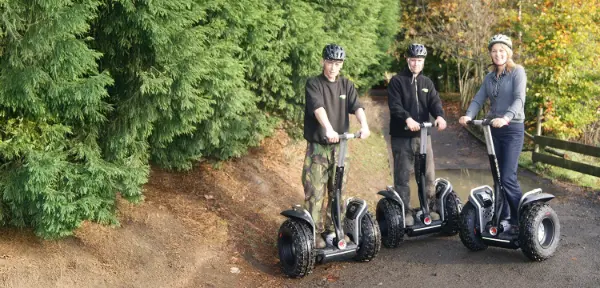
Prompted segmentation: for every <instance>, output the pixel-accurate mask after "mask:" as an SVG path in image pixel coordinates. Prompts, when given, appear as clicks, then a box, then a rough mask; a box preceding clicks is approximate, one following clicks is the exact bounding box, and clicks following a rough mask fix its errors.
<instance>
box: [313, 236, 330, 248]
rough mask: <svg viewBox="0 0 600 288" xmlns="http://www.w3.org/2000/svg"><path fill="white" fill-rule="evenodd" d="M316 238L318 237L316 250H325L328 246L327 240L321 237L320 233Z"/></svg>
mask: <svg viewBox="0 0 600 288" xmlns="http://www.w3.org/2000/svg"><path fill="white" fill-rule="evenodd" d="M315 236H316V237H317V239H315V248H317V249H323V248H325V246H327V245H326V244H325V239H323V236H321V233H318V234H317V235H315Z"/></svg>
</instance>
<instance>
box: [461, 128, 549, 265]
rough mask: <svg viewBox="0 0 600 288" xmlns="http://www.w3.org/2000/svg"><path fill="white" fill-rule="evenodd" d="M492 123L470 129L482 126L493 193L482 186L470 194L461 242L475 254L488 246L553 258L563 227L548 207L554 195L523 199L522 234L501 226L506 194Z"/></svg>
mask: <svg viewBox="0 0 600 288" xmlns="http://www.w3.org/2000/svg"><path fill="white" fill-rule="evenodd" d="M490 122H491V121H490V120H489V119H484V120H472V121H469V122H467V123H468V124H469V125H477V126H482V128H483V134H484V135H485V143H486V146H487V151H488V155H489V160H490V167H491V170H492V176H493V178H494V189H492V188H491V187H490V186H487V185H485V186H480V187H477V188H475V189H472V190H471V194H470V196H469V201H468V202H467V203H466V204H465V207H464V208H463V210H462V213H461V221H460V223H459V226H460V229H459V230H460V239H461V241H462V243H463V244H464V245H465V246H466V247H467V248H469V249H470V250H473V251H480V250H485V249H486V248H487V247H488V245H489V246H496V247H502V248H509V249H518V248H521V250H522V251H523V254H525V256H527V257H528V258H529V259H531V260H534V261H543V260H546V259H548V258H549V257H551V256H552V255H553V254H554V252H555V251H556V248H557V247H558V243H559V241H560V223H559V221H558V216H557V215H556V212H554V210H553V209H552V208H551V207H550V206H549V205H548V204H547V203H546V202H548V201H550V200H552V199H553V198H554V195H552V194H548V193H542V189H540V188H536V189H533V190H531V191H529V192H527V193H525V194H523V196H522V197H521V200H520V201H519V207H518V210H517V211H518V213H517V220H518V223H519V233H518V234H517V233H509V232H510V230H508V229H510V228H509V227H504V225H501V223H500V212H501V211H502V206H503V205H504V197H505V191H504V187H503V186H502V185H501V184H500V171H499V170H498V161H497V158H496V152H495V151H494V142H493V140H492V132H491V129H490Z"/></svg>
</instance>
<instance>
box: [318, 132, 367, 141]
mask: <svg viewBox="0 0 600 288" xmlns="http://www.w3.org/2000/svg"><path fill="white" fill-rule="evenodd" d="M338 138H340V140H348V139H354V138H360V131H358V132H356V133H354V134H352V133H344V134H338ZM323 140H325V142H329V141H328V140H327V137H323Z"/></svg>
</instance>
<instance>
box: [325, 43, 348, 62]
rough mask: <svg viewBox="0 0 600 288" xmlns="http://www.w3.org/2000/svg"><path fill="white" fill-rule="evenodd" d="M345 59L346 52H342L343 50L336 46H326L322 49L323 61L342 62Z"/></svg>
mask: <svg viewBox="0 0 600 288" xmlns="http://www.w3.org/2000/svg"><path fill="white" fill-rule="evenodd" d="M345 58H346V52H344V48H342V46H339V45H337V44H327V45H326V46H325V48H323V59H325V60H339V61H344V59H345Z"/></svg>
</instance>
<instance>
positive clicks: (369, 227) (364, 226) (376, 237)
mask: <svg viewBox="0 0 600 288" xmlns="http://www.w3.org/2000/svg"><path fill="white" fill-rule="evenodd" d="M359 237H360V242H359V244H358V251H356V256H354V260H356V261H362V262H368V261H371V260H372V259H373V258H375V256H377V253H379V250H380V249H381V233H380V231H379V225H377V221H375V217H374V216H373V214H371V212H367V213H366V214H365V215H364V216H363V218H362V220H361V221H360V235H359Z"/></svg>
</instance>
